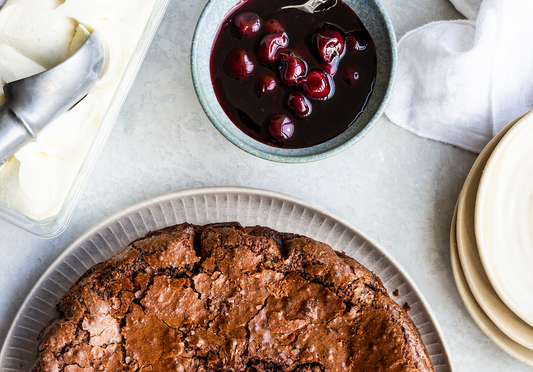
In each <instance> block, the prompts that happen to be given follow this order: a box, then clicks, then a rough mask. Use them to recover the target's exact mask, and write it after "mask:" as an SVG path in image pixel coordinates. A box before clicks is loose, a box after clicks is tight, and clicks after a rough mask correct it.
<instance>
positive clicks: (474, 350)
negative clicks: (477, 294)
mask: <svg viewBox="0 0 533 372" xmlns="http://www.w3.org/2000/svg"><path fill="white" fill-rule="evenodd" d="M382 1H383V3H384V5H385V7H386V9H387V10H388V12H389V15H390V17H391V19H392V22H393V24H394V27H395V30H396V33H397V37H398V38H400V37H401V36H402V35H403V34H404V33H406V32H407V31H409V30H411V29H414V28H416V27H418V26H421V25H423V24H425V23H428V22H430V21H434V20H445V19H459V18H462V16H461V14H460V13H458V12H457V11H456V10H455V8H454V7H453V5H452V4H451V3H450V2H449V1H448V0H382ZM205 3H206V0H196V1H182V0H173V1H171V3H170V5H169V8H168V10H167V12H166V14H165V17H164V19H163V21H162V23H161V26H160V28H159V30H158V33H157V34H156V36H155V39H154V41H153V43H152V45H151V47H150V50H149V51H148V54H147V56H146V59H145V61H144V64H143V66H142V67H141V70H140V72H139V74H138V76H137V79H136V81H135V83H134V85H133V88H132V90H131V92H130V94H129V96H128V99H127V101H126V103H125V105H124V107H123V109H122V111H121V114H120V116H119V118H118V121H117V122H116V124H115V126H114V128H113V131H112V133H111V136H110V138H109V140H108V142H107V144H106V146H105V149H104V151H103V153H102V154H101V156H100V158H99V159H98V161H97V163H96V166H95V167H94V169H93V171H92V174H91V177H90V179H89V182H88V183H87V185H86V188H85V190H84V194H83V196H82V198H81V200H80V203H79V204H78V206H77V208H76V210H75V212H74V216H73V218H72V220H71V223H70V225H69V227H68V228H67V230H66V231H65V232H64V233H63V234H61V235H60V236H59V237H57V238H54V239H51V240H41V239H37V238H35V237H33V236H32V235H30V234H28V233H26V232H25V231H23V230H21V229H19V228H17V227H14V226H12V225H10V224H8V223H6V222H4V221H0V255H1V259H0V346H1V345H2V344H3V342H4V339H5V337H6V334H7V332H8V329H9V326H10V325H11V322H12V321H13V319H14V317H15V315H16V312H17V310H18V309H19V307H20V306H21V304H22V302H23V301H24V299H25V297H26V295H27V294H28V293H29V291H30V290H31V288H32V287H33V285H34V283H35V282H36V281H37V279H38V278H39V277H40V276H41V275H42V273H43V272H44V271H45V270H46V268H47V267H48V266H49V265H50V264H51V263H52V261H53V260H54V259H55V258H56V257H57V256H58V255H59V254H60V253H61V252H62V251H63V250H64V249H65V248H66V247H67V246H68V245H69V244H70V243H71V242H72V241H73V240H74V239H76V238H77V237H78V236H79V235H80V234H82V233H83V232H84V231H86V230H87V229H89V228H90V227H91V226H93V225H94V224H96V223H98V222H99V221H101V220H102V219H104V218H106V217H108V216H110V215H112V214H114V213H115V212H118V211H120V210H122V209H123V208H125V207H128V206H130V205H132V204H135V203H137V202H140V201H142V200H145V199H148V198H152V197H155V196H158V195H161V194H165V193H168V192H172V191H178V190H185V189H189V188H196V187H203V186H247V187H254V188H260V189H266V190H271V191H277V192H281V193H284V194H288V195H292V196H296V197H298V198H300V199H304V200H306V201H307V202H310V203H313V204H316V205H318V206H321V207H323V208H326V209H328V210H330V211H331V212H333V213H335V214H336V215H338V216H340V217H341V218H344V219H346V220H348V221H349V222H351V223H352V224H353V225H355V226H356V227H357V228H358V229H359V230H361V231H362V232H364V233H365V234H366V235H367V236H369V237H371V238H372V239H373V240H374V241H376V242H377V243H379V244H380V245H381V246H383V247H384V248H385V249H386V250H388V251H389V252H390V253H391V254H392V255H393V256H394V257H395V258H396V259H397V261H398V262H399V263H400V264H401V265H402V266H403V268H405V269H406V270H407V272H408V273H409V274H410V275H411V277H412V278H413V279H414V281H415V282H416V284H417V285H418V287H419V288H420V290H421V291H422V293H423V295H424V296H425V298H426V299H427V301H428V302H429V304H430V306H431V307H432V309H433V311H434V313H435V315H436V318H437V320H438V322H439V323H440V326H441V328H442V330H443V333H444V337H445V339H446V341H447V343H448V347H449V353H450V356H451V358H452V359H453V362H454V365H455V369H456V371H458V372H478V371H483V372H490V371H498V372H503V371H512V372H522V371H533V368H532V367H529V366H527V365H525V364H523V363H520V362H518V361H517V360H515V359H513V358H512V357H510V356H508V355H507V354H506V353H504V352H503V351H502V350H500V349H499V348H498V346H496V344H494V343H493V342H492V341H491V340H490V339H489V338H488V337H487V336H486V335H485V334H484V333H483V332H482V331H481V330H480V329H479V328H478V326H477V325H476V324H475V323H474V321H473V320H472V318H471V317H470V315H469V314H468V312H467V311H466V308H465V306H464V305H463V302H462V301H461V298H460V297H459V293H458V292H457V289H456V286H455V282H454V279H453V275H452V269H451V265H450V253H449V251H450V248H449V232H450V223H451V220H452V215H453V209H454V206H455V202H456V200H457V197H458V195H459V192H460V190H461V187H462V185H463V182H464V180H465V178H466V176H467V174H468V171H469V170H470V167H471V166H472V164H473V163H474V161H475V159H476V154H473V153H471V152H468V151H465V150H462V149H459V148H456V147H453V146H450V145H447V144H443V143H439V142H435V141H432V140H427V139H423V138H420V137H417V136H415V135H414V134H411V133H410V132H407V131H405V130H403V129H401V128H399V127H397V126H396V125H394V124H392V123H391V122H390V121H389V120H388V119H387V118H386V117H382V118H381V119H380V120H379V122H378V123H377V124H376V126H375V127H374V129H372V130H371V131H370V132H369V133H368V134H367V135H366V136H365V137H364V138H363V139H362V140H361V141H359V142H358V143H357V144H356V145H354V146H352V147H351V148H349V149H348V150H346V151H344V152H342V153H341V154H338V155H336V156H333V157H331V158H329V159H326V160H322V161H319V162H314V163H308V164H299V165H290V164H278V163H273V162H269V161H265V160H262V159H259V158H256V157H254V156H252V155H249V154H247V153H245V152H243V151H241V150H240V149H238V148H237V147H235V146H234V145H233V144H231V143H230V142H229V141H227V140H226V139H225V138H224V137H223V136H222V135H221V134H220V133H219V132H218V131H217V130H216V129H215V127H214V126H213V125H212V124H211V123H210V121H209V120H208V118H207V117H206V115H205V114H204V112H203V110H202V108H201V107H200V104H199V103H198V100H197V98H196V95H195V93H194V88H193V84H192V79H191V73H190V66H189V56H190V46H191V40H192V36H193V32H194V27H195V25H196V22H197V20H198V17H199V16H200V14H201V12H202V9H203V7H204V5H205Z"/></svg>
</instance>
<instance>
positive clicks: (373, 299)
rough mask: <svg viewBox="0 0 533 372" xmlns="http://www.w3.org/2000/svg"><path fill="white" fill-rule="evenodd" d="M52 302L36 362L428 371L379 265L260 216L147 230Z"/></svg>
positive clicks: (64, 369) (146, 370)
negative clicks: (252, 223) (250, 222)
mask: <svg viewBox="0 0 533 372" xmlns="http://www.w3.org/2000/svg"><path fill="white" fill-rule="evenodd" d="M58 311H59V313H60V316H59V317H58V318H57V319H55V320H53V321H52V322H50V324H49V325H48V326H47V327H46V328H45V329H43V331H42V332H41V334H40V336H39V341H40V342H39V357H38V359H37V361H36V363H35V365H34V367H33V371H61V372H78V371H109V372H112V371H139V372H168V371H187V372H188V371H243V372H256V371H257V372H262V371H298V372H304V371H305V372H325V371H361V372H362V371H365V372H372V371H433V367H432V365H431V361H430V359H429V357H428V354H427V352H426V349H425V347H424V345H423V343H422V340H421V338H420V335H419V333H418V331H417V329H416V328H415V326H414V325H413V323H412V321H411V320H410V319H409V317H408V315H407V313H406V312H405V311H404V310H403V309H402V308H401V307H400V306H398V305H397V304H396V303H395V302H394V301H393V300H392V299H390V298H389V296H388V295H387V291H386V289H385V288H384V286H383V284H382V283H381V281H380V279H379V278H378V277H377V276H376V275H374V274H373V273H372V272H370V271H369V270H367V269H366V268H364V267H363V266H362V265H361V264H359V263H358V262H357V261H355V260H354V259H352V258H350V257H348V256H346V255H344V254H342V253H339V252H335V251H334V250H333V249H332V248H331V247H329V246H328V245H326V244H323V243H320V242H317V241H315V240H312V239H309V238H306V237H304V236H300V235H295V234H288V233H280V232H276V231H274V230H271V229H269V228H265V227H259V226H256V227H247V228H243V227H242V226H241V225H239V224H238V223H225V224H213V225H206V226H195V225H190V224H181V225H176V226H172V227H168V228H165V229H162V230H158V231H155V232H151V233H149V234H148V235H146V236H145V237H144V238H141V239H138V240H136V241H134V242H132V243H131V244H130V245H129V246H128V247H127V248H126V249H125V250H124V251H122V252H120V253H118V254H116V255H115V256H113V257H112V258H110V259H109V260H107V261H105V262H103V263H100V264H97V265H95V266H93V267H92V268H91V269H89V270H88V271H87V272H86V273H85V274H84V275H83V276H82V277H81V278H80V279H79V280H78V281H77V282H76V283H75V284H74V285H73V286H72V287H71V288H70V290H69V291H68V292H67V293H66V294H65V295H64V296H63V298H62V299H61V300H60V302H59V304H58Z"/></svg>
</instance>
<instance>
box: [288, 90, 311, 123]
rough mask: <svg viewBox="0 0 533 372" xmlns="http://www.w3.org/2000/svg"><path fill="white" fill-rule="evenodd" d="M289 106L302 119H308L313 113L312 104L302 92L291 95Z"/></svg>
mask: <svg viewBox="0 0 533 372" xmlns="http://www.w3.org/2000/svg"><path fill="white" fill-rule="evenodd" d="M287 104H288V105H289V108H290V109H291V111H292V112H293V113H294V115H296V116H297V117H299V118H300V119H303V118H306V117H308V116H309V115H311V112H312V111H313V106H312V105H311V102H310V101H309V100H308V99H307V97H305V96H304V95H303V94H302V93H300V92H294V93H291V94H290V96H289V99H288V100H287Z"/></svg>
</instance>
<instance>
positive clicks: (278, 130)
mask: <svg viewBox="0 0 533 372" xmlns="http://www.w3.org/2000/svg"><path fill="white" fill-rule="evenodd" d="M268 129H269V131H270V135H271V136H272V138H274V139H277V140H288V139H289V138H291V137H292V135H293V134H294V123H293V122H292V120H291V119H290V118H289V117H288V116H286V115H283V114H279V115H273V116H271V117H270V120H269V123H268Z"/></svg>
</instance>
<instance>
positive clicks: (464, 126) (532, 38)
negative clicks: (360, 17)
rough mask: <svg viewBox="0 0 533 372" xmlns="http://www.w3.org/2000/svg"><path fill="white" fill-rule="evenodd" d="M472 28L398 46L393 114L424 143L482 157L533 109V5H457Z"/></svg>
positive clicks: (470, 1) (457, 24)
mask: <svg viewBox="0 0 533 372" xmlns="http://www.w3.org/2000/svg"><path fill="white" fill-rule="evenodd" d="M451 1H452V3H453V4H454V6H455V7H456V9H457V10H458V11H460V12H461V13H463V14H464V15H465V17H466V18H467V19H466V20H458V21H438V22H432V23H429V24H427V25H424V26H422V27H419V28H417V29H415V30H413V31H410V32H408V33H407V34H405V35H404V36H403V37H402V38H401V40H400V42H399V43H398V70H397V76H396V84H395V88H394V91H393V93H392V96H391V99H390V101H389V104H388V106H387V109H386V111H385V114H386V115H387V116H388V118H389V119H390V120H391V121H392V122H393V123H395V124H397V125H399V126H400V127H403V128H405V129H407V130H410V131H411V132H413V133H415V134H417V135H420V136H422V137H426V138H430V139H434V140H437V141H441V142H446V143H450V144H452V145H456V146H459V147H462V148H464V149H467V150H470V151H474V152H480V151H481V150H482V149H483V147H485V145H486V144H487V143H488V141H490V139H491V138H492V137H493V136H494V135H495V134H496V133H498V132H499V131H500V130H501V129H502V128H503V127H504V126H505V125H506V124H507V123H508V122H510V121H511V120H513V119H514V118H516V117H518V116H520V115H521V114H523V113H525V112H527V111H529V110H531V109H533V0H451Z"/></svg>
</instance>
